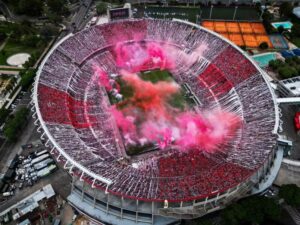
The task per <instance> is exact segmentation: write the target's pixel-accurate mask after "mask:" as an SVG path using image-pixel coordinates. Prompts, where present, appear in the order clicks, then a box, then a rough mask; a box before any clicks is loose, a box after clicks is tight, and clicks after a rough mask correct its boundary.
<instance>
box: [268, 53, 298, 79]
mask: <svg viewBox="0 0 300 225" xmlns="http://www.w3.org/2000/svg"><path fill="white" fill-rule="evenodd" d="M269 67H270V68H272V69H273V70H274V71H275V72H277V73H278V74H279V75H280V77H281V78H282V79H287V78H291V77H295V76H298V75H299V74H300V58H298V57H297V56H294V57H291V58H287V59H285V61H282V60H280V59H275V60H271V61H270V62H269Z"/></svg>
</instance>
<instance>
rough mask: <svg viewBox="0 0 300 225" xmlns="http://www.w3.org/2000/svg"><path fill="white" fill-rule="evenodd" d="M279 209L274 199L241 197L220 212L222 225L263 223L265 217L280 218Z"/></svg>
mask: <svg viewBox="0 0 300 225" xmlns="http://www.w3.org/2000/svg"><path fill="white" fill-rule="evenodd" d="M280 214H281V209H280V206H279V205H278V204H277V203H276V201H275V200H274V199H271V198H267V197H264V196H253V197H249V198H246V199H242V200H241V201H239V202H238V203H234V204H232V205H230V206H229V207H227V208H226V209H224V210H223V211H222V213H221V216H222V222H223V224H224V225H240V224H244V223H246V224H247V223H249V224H264V221H265V220H267V219H271V220H276V219H279V218H280Z"/></svg>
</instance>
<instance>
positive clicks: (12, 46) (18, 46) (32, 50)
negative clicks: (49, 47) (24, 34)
mask: <svg viewBox="0 0 300 225" xmlns="http://www.w3.org/2000/svg"><path fill="white" fill-rule="evenodd" d="M43 47H44V46H43ZM43 47H42V46H39V47H32V46H28V45H26V44H25V43H18V42H15V41H13V40H11V39H10V40H9V41H8V42H7V43H6V45H5V46H4V48H3V49H2V51H0V65H6V64H7V63H6V60H7V58H8V57H10V56H12V55H14V54H17V53H24V52H25V53H28V54H30V55H32V56H34V57H36V56H39V55H40V54H41V53H42V50H43Z"/></svg>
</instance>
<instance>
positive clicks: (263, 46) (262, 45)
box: [259, 41, 269, 50]
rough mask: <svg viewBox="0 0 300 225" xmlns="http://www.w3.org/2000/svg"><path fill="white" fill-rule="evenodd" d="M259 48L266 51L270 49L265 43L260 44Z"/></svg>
mask: <svg viewBox="0 0 300 225" xmlns="http://www.w3.org/2000/svg"><path fill="white" fill-rule="evenodd" d="M259 48H260V49H263V50H265V49H268V48H269V45H268V43H267V42H265V41H264V42H262V43H260V45H259Z"/></svg>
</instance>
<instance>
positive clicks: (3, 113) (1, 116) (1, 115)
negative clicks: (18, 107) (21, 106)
mask: <svg viewBox="0 0 300 225" xmlns="http://www.w3.org/2000/svg"><path fill="white" fill-rule="evenodd" d="M10 112H11V111H10V110H9V109H5V108H1V109H0V126H1V125H2V124H3V123H4V122H5V120H6V118H7V117H8V115H9V114H10Z"/></svg>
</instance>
